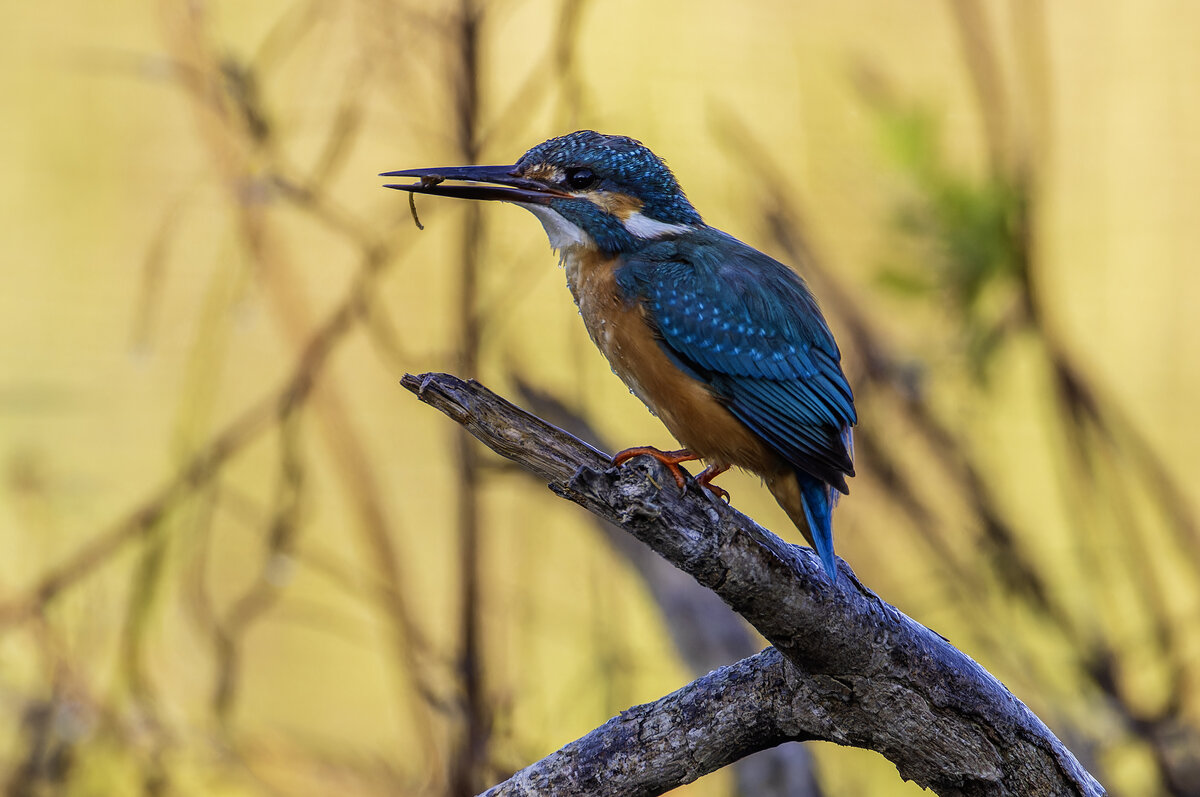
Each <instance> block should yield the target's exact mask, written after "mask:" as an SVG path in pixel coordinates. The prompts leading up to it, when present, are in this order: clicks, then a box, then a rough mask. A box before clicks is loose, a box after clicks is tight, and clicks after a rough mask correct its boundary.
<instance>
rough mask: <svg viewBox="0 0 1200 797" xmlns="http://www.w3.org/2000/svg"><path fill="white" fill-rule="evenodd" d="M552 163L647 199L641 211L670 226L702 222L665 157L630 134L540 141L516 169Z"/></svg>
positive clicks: (582, 135) (585, 134)
mask: <svg viewBox="0 0 1200 797" xmlns="http://www.w3.org/2000/svg"><path fill="white" fill-rule="evenodd" d="M534 163H549V164H552V165H554V166H558V167H560V168H563V169H569V168H588V169H591V170H592V171H593V172H594V173H595V174H596V176H597V177H599V178H600V179H602V180H608V181H611V182H613V183H615V184H616V187H618V188H619V189H621V190H622V191H624V192H625V193H627V194H630V195H632V196H635V197H637V198H638V199H640V200H642V213H643V214H644V215H646V216H648V217H649V218H652V219H655V220H657V221H662V222H666V223H668V224H699V223H700V221H701V220H700V214H699V213H697V212H696V209H695V208H693V207H692V203H690V202H688V199H687V197H686V196H685V195H684V193H683V189H682V188H680V187H679V182H678V181H677V180H676V179H675V175H673V174H671V170H670V169H668V168H667V165H666V164H665V163H663V162H662V159H661V158H659V157H658V156H657V155H655V154H654V153H653V152H651V151H650V150H649V149H648V148H647V147H646V146H645V145H644V144H642V142H640V141H638V140H636V139H632V138H629V137H628V136H606V135H603V134H601V133H597V132H596V131H594V130H580V131H578V132H575V133H569V134H567V135H565V136H559V137H558V138H552V139H550V140H549V141H544V142H542V143H541V144H538V145H537V146H536V147H534V148H533V149H531V150H529V151H528V152H526V153H525V154H524V155H522V156H521V160H519V161H517V167H518V168H519V169H520V168H524V167H526V166H528V165H530V164H534Z"/></svg>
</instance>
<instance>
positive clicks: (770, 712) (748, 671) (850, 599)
mask: <svg viewBox="0 0 1200 797" xmlns="http://www.w3.org/2000/svg"><path fill="white" fill-rule="evenodd" d="M402 384H403V385H404V386H405V387H406V388H408V389H409V390H411V391H412V392H414V393H415V394H416V395H417V396H418V397H419V398H420V399H421V400H422V401H424V402H425V403H427V404H430V405H431V406H433V407H436V408H437V409H439V410H441V411H442V412H444V413H446V414H447V415H449V416H450V417H451V418H453V419H454V420H456V421H458V422H459V423H461V424H462V425H463V426H464V427H465V428H466V429H467V430H468V431H470V432H471V434H473V435H474V436H475V437H477V438H478V439H479V440H480V441H482V442H483V443H484V444H485V445H487V446H488V447H489V448H491V449H493V450H494V451H496V452H497V453H499V454H501V455H503V456H505V457H507V458H509V459H511V460H513V461H514V462H517V463H518V464H519V465H521V466H522V467H524V468H526V469H528V470H530V471H532V472H533V473H535V474H536V475H538V476H539V477H541V478H543V479H545V480H546V481H547V482H548V483H549V486H550V489H551V490H553V491H554V492H555V493H557V494H558V495H561V496H563V497H564V498H568V499H570V500H572V501H574V502H576V503H578V504H580V505H581V506H583V507H585V508H586V509H588V510H589V511H591V512H594V513H596V514H597V515H599V516H601V517H603V518H604V519H606V520H609V521H611V522H613V523H616V524H618V525H620V526H622V527H623V528H625V529H626V530H627V531H629V532H630V533H631V534H633V535H634V536H635V537H637V538H638V539H639V540H641V541H642V542H644V543H645V544H646V545H649V546H650V547H651V548H653V549H654V550H655V551H656V552H657V553H658V554H659V555H660V556H662V557H664V558H665V559H667V560H668V561H670V562H671V563H672V564H674V565H675V566H676V567H678V568H679V569H681V570H683V571H685V572H687V573H688V574H690V575H691V576H692V577H693V578H695V579H696V580H697V581H698V582H700V583H701V584H703V585H704V586H706V587H708V588H709V589H711V590H713V591H714V592H715V593H716V594H717V595H719V596H720V597H721V598H722V600H724V601H725V602H726V603H727V604H729V606H731V607H732V608H733V610H734V611H736V612H737V613H739V614H740V615H742V617H744V618H745V619H746V620H747V621H748V622H750V624H751V625H753V626H754V627H755V628H757V629H758V630H759V632H760V633H762V635H763V636H764V637H766V638H767V639H768V640H769V641H770V642H771V643H772V644H773V645H774V646H775V648H776V649H777V650H778V656H777V655H776V654H774V653H773V652H771V651H766V652H764V653H761V654H759V655H757V656H754V657H751V658H749V659H744V660H743V661H741V662H738V663H736V664H733V665H730V666H729V667H725V668H722V669H721V670H718V671H716V672H714V673H712V674H710V675H709V676H706V677H705V678H702V679H700V680H698V681H696V682H694V683H692V684H690V685H689V686H687V687H685V688H684V689H681V690H679V691H678V692H675V693H674V694H672V695H668V696H667V697H664V698H662V699H661V700H659V701H656V702H655V703H651V704H647V705H646V706H639V707H637V708H635V709H631V710H630V711H628V712H625V713H623V714H622V715H621V716H619V717H616V718H614V719H613V720H611V721H610V722H608V723H606V724H605V725H604V726H602V727H600V728H598V729H596V730H595V731H593V732H592V733H590V734H588V735H587V736H585V737H583V738H582V739H580V740H578V741H576V742H573V743H572V744H570V745H568V746H567V747H565V748H563V749H562V750H560V751H558V752H557V753H554V754H553V755H551V756H549V757H547V758H545V759H543V760H542V761H539V762H537V763H535V764H533V765H531V766H530V767H528V768H526V769H525V770H522V771H521V772H518V773H517V774H516V775H514V776H513V777H512V778H510V779H509V780H508V781H505V782H504V783H502V784H500V785H498V786H496V787H494V788H493V789H492V790H490V791H489V792H488V794H489V795H516V794H544V793H548V792H553V793H555V794H580V795H582V794H592V795H594V794H600V795H604V794H613V795H616V794H647V795H648V794H661V793H662V792H664V791H667V790H669V789H671V788H674V787H676V786H678V785H680V784H682V783H685V782H688V781H690V780H693V779H695V778H696V777H699V776H700V775H703V774H705V773H706V772H711V771H713V770H715V769H718V768H720V767H722V766H724V765H725V764H727V763H729V762H730V761H732V760H735V759H736V758H737V757H738V756H742V755H748V754H749V753H752V752H755V751H756V750H759V749H765V748H767V747H772V746H774V745H776V744H779V743H780V742H782V741H786V740H791V739H797V740H799V739H823V740H826V741H831V742H836V743H838V744H844V745H851V746H855V747H862V748H866V749H870V750H875V751H877V752H879V753H881V754H882V755H884V756H885V757H886V758H888V759H889V760H890V761H892V763H894V764H895V765H896V768H897V769H898V770H899V772H900V775H901V776H902V777H904V778H907V779H909V780H912V781H915V782H916V783H918V784H920V785H922V786H925V787H927V788H930V789H932V790H933V791H935V792H937V793H939V794H943V795H1031V794H1037V795H1102V794H1104V789H1103V787H1101V786H1100V784H1099V783H1098V782H1097V781H1096V780H1095V779H1094V778H1093V777H1092V776H1091V775H1090V774H1088V772H1087V771H1086V770H1085V769H1084V768H1083V767H1082V766H1081V765H1080V764H1079V762H1078V761H1077V760H1076V759H1075V757H1074V756H1073V755H1072V754H1071V753H1070V751H1069V750H1067V749H1066V748H1065V747H1064V746H1063V744H1062V743H1061V742H1060V741H1059V740H1058V739H1057V738H1056V737H1055V736H1054V734H1053V733H1051V732H1050V730H1049V729H1048V728H1047V727H1046V726H1045V725H1044V724H1043V723H1042V722H1041V720H1039V719H1038V718H1037V717H1035V716H1034V715H1033V713H1032V712H1030V711H1029V709H1028V708H1026V707H1025V705H1024V704H1022V703H1021V702H1020V701H1019V700H1017V699H1016V698H1015V697H1013V695H1012V694H1011V693H1010V692H1009V691H1008V690H1007V689H1006V688H1005V687H1004V686H1003V685H1002V684H1000V683H999V682H998V681H997V680H996V679H995V678H994V677H992V676H991V675H990V674H989V673H988V672H987V671H985V670H984V669H983V668H982V667H980V666H979V665H978V664H976V663H975V662H974V661H972V660H971V659H970V658H968V657H967V656H966V655H964V654H963V653H961V652H960V651H959V650H957V649H956V648H955V647H954V646H952V645H951V644H950V643H949V642H947V641H946V640H945V639H943V638H942V637H940V636H938V635H937V634H935V633H934V632H932V631H930V630H929V629H927V628H925V627H924V626H922V625H920V624H919V623H917V622H915V621H913V620H912V619H910V618H909V617H906V616H905V615H904V614H902V613H901V612H900V611H899V610H897V609H896V608H894V607H893V606H890V605H889V604H887V603H885V602H883V601H882V600H880V599H879V598H878V597H877V596H876V595H875V594H874V593H872V592H871V591H870V590H868V589H867V588H866V587H864V586H863V585H862V584H861V583H860V582H859V581H858V580H857V579H856V578H855V577H854V574H853V573H852V572H851V571H850V569H849V568H848V567H846V565H845V564H844V563H842V564H841V577H840V578H839V579H838V582H837V583H836V584H831V583H830V582H829V580H828V579H827V578H826V577H825V576H824V575H823V573H822V571H821V566H820V563H819V562H818V561H817V559H816V556H815V555H814V554H813V553H812V552H811V551H809V550H808V549H807V548H802V547H799V546H794V545H789V544H787V543H785V542H783V541H782V540H781V539H779V538H778V537H776V536H775V535H773V534H771V533H770V532H768V531H765V530H764V529H762V528H761V527H759V526H758V525H757V524H755V523H754V522H753V521H752V520H750V519H749V518H747V517H745V516H744V515H742V514H740V513H739V512H737V511H736V510H734V509H732V508H730V507H728V506H726V505H725V504H724V503H722V502H720V501H714V500H711V499H709V498H708V497H707V496H706V495H705V494H704V493H703V492H702V491H700V490H698V489H696V488H695V487H694V483H693V482H689V483H688V489H687V490H686V492H684V493H682V494H681V493H680V491H679V490H678V488H677V487H676V486H675V482H674V480H673V479H672V478H671V477H670V476H669V474H668V473H667V471H666V470H665V469H664V468H663V467H662V466H661V465H659V464H658V463H657V462H656V461H654V460H652V459H650V458H648V457H638V458H637V459H635V460H633V461H632V462H630V463H628V464H627V465H625V466H622V467H620V468H612V467H610V464H609V459H608V457H606V456H605V455H604V454H602V453H601V452H599V451H597V450H596V449H594V448H592V447H591V446H588V445H587V444H585V443H583V442H581V441H579V440H578V439H576V438H574V437H572V436H571V435H569V434H567V433H566V432H563V431H562V430H560V429H557V428H555V427H554V426H551V425H550V424H547V423H546V422H544V421H542V420H541V419H539V418H537V417H535V416H533V415H530V414H529V413H526V412H525V411H523V410H521V409H519V408H518V407H516V406H514V405H512V404H511V403H509V402H508V401H505V400H504V399H503V398H500V397H499V396H497V395H495V394H494V393H492V392H491V391H489V390H487V389H486V388H484V387H483V386H482V385H480V384H478V383H476V382H473V381H471V382H465V381H463V380H461V379H458V378H456V377H453V376H450V375H447V374H425V375H422V376H413V375H407V376H405V377H404V379H403V380H402ZM735 686H736V687H737V689H734V687H735ZM738 689H740V690H742V691H743V692H744V695H743V696H739V694H738V692H737V690H738ZM764 689H765V690H766V693H764V692H763V690H764ZM731 695H734V699H733V700H732V702H731ZM751 695H754V697H753V698H752V697H751ZM768 698H769V699H768ZM730 712H734V714H733V716H734V718H735V719H736V721H735V722H734V723H733V725H734V726H736V727H739V728H742V729H743V731H742V732H739V733H738V734H736V735H734V734H731V733H730V731H729V727H730V726H729V725H727V724H723V722H718V721H716V719H714V718H717V717H721V718H724V720H728V719H730ZM627 720H629V721H631V722H634V724H632V725H631V724H630V722H627ZM630 728H634V729H636V730H637V732H636V733H631V732H630ZM656 728H657V729H660V730H662V732H663V733H662V735H661V736H653V733H652V731H653V730H654V729H656ZM746 729H749V731H750V733H749V735H747V733H746V732H745V730H746ZM648 741H656V742H661V743H655V744H649V743H648ZM587 773H592V774H591V776H587Z"/></svg>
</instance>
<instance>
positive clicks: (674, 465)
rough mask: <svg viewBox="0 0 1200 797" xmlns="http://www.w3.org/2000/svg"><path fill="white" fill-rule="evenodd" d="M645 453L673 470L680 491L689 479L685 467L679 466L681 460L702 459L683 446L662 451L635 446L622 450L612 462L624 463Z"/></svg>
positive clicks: (652, 447)
mask: <svg viewBox="0 0 1200 797" xmlns="http://www.w3.org/2000/svg"><path fill="white" fill-rule="evenodd" d="M643 454H645V455H646V456H648V457H653V458H654V459H657V460H658V461H659V462H661V463H662V464H664V465H666V466H667V470H669V471H671V475H672V476H674V477H675V483H676V484H678V485H679V491H680V492H683V490H684V489H685V488H686V487H687V481H686V478H685V475H684V470H683V468H681V467H679V463H681V462H692V461H694V460H697V459H700V457H698V456H696V455H695V454H693V453H692V452H691V451H690V450H688V449H686V448H681V449H679V450H678V451H662V450H660V449H657V448H655V447H654V446H635V447H634V448H627V449H625V450H624V451H620V452H618V453H617V455H616V456H614V457H613V458H612V464H613V465H614V466H615V465H623V464H625V463H626V462H628V461H629V460H631V459H633V458H634V457H638V456H641V455H643Z"/></svg>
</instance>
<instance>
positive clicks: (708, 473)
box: [696, 465, 729, 504]
mask: <svg viewBox="0 0 1200 797" xmlns="http://www.w3.org/2000/svg"><path fill="white" fill-rule="evenodd" d="M727 470H729V466H728V465H726V466H724V467H719V466H717V465H709V466H708V467H707V468H705V469H704V470H703V471H702V472H701V473H700V475H699V476H697V477H696V483H697V484H699V485H700V486H701V487H703V488H704V489H705V490H708V492H709V494H711V495H712V496H713V497H714V498H717V499H722V498H723V499H725V503H727V504H728V503H729V491H728V490H726V489H725V488H724V487H719V486H717V485H715V484H713V483H712V480H713V479H715V478H717V477H718V476H720V475H721V474H722V473H724V472H725V471H727Z"/></svg>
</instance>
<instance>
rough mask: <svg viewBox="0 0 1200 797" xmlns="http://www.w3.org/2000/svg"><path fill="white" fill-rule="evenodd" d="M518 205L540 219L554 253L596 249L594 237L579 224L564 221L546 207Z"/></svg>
mask: <svg viewBox="0 0 1200 797" xmlns="http://www.w3.org/2000/svg"><path fill="white" fill-rule="evenodd" d="M518 204H520V205H521V207H523V208H525V209H526V210H528V211H529V212H530V213H532V214H533V215H535V216H537V217H538V221H540V222H541V223H542V227H543V229H545V230H546V237H548V238H549V239H550V247H551V248H552V249H554V251H556V252H562V251H565V250H567V249H573V248H574V247H576V246H585V247H588V248H595V246H596V242H595V241H593V240H592V236H590V235H588V234H587V233H586V232H584V230H583V228H582V227H580V226H579V225H578V224H572V223H571V222H569V221H567V220H566V219H564V218H563V217H562V216H561V215H560V214H559V213H558V212H557V211H554V210H551V209H550V208H549V207H547V206H545V205H534V204H526V203H524V202H521V203H518Z"/></svg>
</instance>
